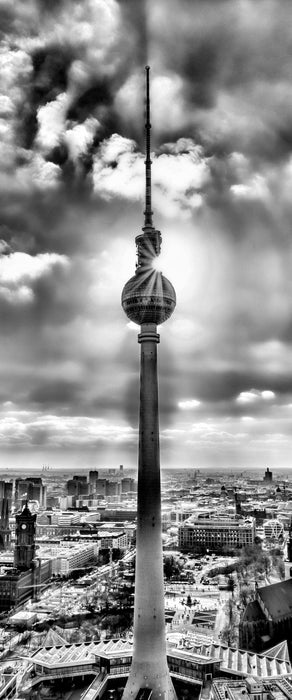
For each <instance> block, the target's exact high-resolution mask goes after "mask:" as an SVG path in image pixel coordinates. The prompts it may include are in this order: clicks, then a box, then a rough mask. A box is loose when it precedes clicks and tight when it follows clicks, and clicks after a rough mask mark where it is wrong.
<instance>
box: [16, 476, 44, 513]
mask: <svg viewBox="0 0 292 700" xmlns="http://www.w3.org/2000/svg"><path fill="white" fill-rule="evenodd" d="M15 500H16V504H17V505H19V506H20V505H21V504H22V503H24V502H25V501H38V503H39V505H40V506H41V508H46V505H47V487H46V486H45V485H44V484H43V482H42V479H41V477H39V476H28V477H25V478H24V479H15Z"/></svg>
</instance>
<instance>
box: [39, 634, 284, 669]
mask: <svg viewBox="0 0 292 700" xmlns="http://www.w3.org/2000/svg"><path fill="white" fill-rule="evenodd" d="M197 639H198V641H197V643H196V644H194V643H192V644H191V643H190V640H189V639H187V638H186V640H185V644H184V645H180V646H177V647H175V646H172V647H171V648H168V650H167V654H168V656H175V657H178V658H184V659H186V660H187V661H190V662H193V663H196V664H198V663H200V664H205V663H212V662H213V663H215V662H216V661H217V662H220V670H221V671H222V672H225V673H231V674H232V675H236V674H238V675H239V676H250V675H253V676H257V677H259V678H272V677H273V678H277V677H279V676H286V675H287V674H289V673H292V668H291V664H290V659H289V654H288V648H287V643H286V642H283V643H281V644H279V645H277V646H276V647H273V648H272V649H271V650H268V651H267V652H265V653H262V654H254V653H253V652H248V651H244V650H241V649H232V648H231V647H226V646H224V645H221V644H219V643H210V644H204V643H199V637H198V638H197ZM132 652H133V644H132V642H131V641H130V640H125V639H118V640H114V639H111V640H109V641H103V642H90V643H82V644H70V645H69V644H63V645H60V646H59V645H58V646H53V647H51V648H46V649H45V648H42V649H39V650H38V651H36V652H35V654H33V655H32V657H31V660H32V662H33V663H34V664H41V665H42V666H45V667H47V668H49V669H50V668H55V667H58V668H60V667H66V666H70V665H71V664H72V663H74V665H75V666H76V665H77V664H80V665H82V664H87V663H88V664H93V663H94V662H95V658H96V657H99V656H102V657H104V656H106V657H107V658H114V657H116V656H117V657H118V656H120V655H122V656H124V657H125V656H129V657H131V656H132Z"/></svg>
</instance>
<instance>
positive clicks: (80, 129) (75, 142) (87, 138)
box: [65, 117, 100, 161]
mask: <svg viewBox="0 0 292 700" xmlns="http://www.w3.org/2000/svg"><path fill="white" fill-rule="evenodd" d="M99 126H100V124H99V121H98V120H97V119H94V118H93V117H89V118H88V119H86V120H85V122H84V123H83V124H76V125H75V126H73V127H72V128H71V129H67V131H66V134H65V142H66V144H67V146H68V149H69V153H70V156H71V158H72V160H74V161H76V160H78V158H79V157H80V156H81V155H82V154H83V153H86V152H87V150H88V148H89V146H90V145H91V144H92V142H93V139H94V136H95V134H96V131H97V129H98V127H99Z"/></svg>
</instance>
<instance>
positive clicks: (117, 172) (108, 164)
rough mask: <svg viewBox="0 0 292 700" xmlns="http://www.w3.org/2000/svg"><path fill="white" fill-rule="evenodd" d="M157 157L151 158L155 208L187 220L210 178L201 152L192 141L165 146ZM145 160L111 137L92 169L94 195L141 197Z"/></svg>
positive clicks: (131, 144)
mask: <svg viewBox="0 0 292 700" xmlns="http://www.w3.org/2000/svg"><path fill="white" fill-rule="evenodd" d="M162 150H163V151H166V152H163V153H161V154H160V155H158V156H155V155H153V154H152V160H153V165H152V184H153V204H154V208H155V209H156V210H158V211H160V213H162V214H163V215H164V216H167V217H170V218H171V217H172V216H175V215H179V216H189V215H190V213H191V212H192V211H193V210H195V209H197V208H198V207H199V206H201V204H202V195H201V193H200V189H201V188H202V187H203V186H204V185H205V184H206V182H207V181H208V178H209V168H208V162H207V160H206V159H205V158H204V155H203V151H202V148H201V147H199V146H196V145H195V144H194V142H193V141H192V139H179V140H178V141H177V142H176V143H167V144H165V145H164V146H163V147H162ZM144 159H145V156H144V155H143V154H142V153H139V152H137V151H136V144H135V142H134V141H132V140H130V139H127V138H124V137H122V136H120V135H119V134H113V135H112V136H111V137H110V138H109V139H108V140H105V141H103V143H102V144H101V146H100V148H99V150H98V152H97V154H96V157H95V160H94V166H93V186H94V191H95V192H96V193H97V194H99V195H100V196H102V197H104V198H105V199H108V200H110V199H112V198H113V197H116V196H118V197H122V198H125V199H129V200H139V199H143V197H144V189H145V166H144Z"/></svg>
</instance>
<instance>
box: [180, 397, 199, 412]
mask: <svg viewBox="0 0 292 700" xmlns="http://www.w3.org/2000/svg"><path fill="white" fill-rule="evenodd" d="M200 405H201V401H198V400H197V399H186V400H185V401H179V402H178V407H179V408H181V409H182V410H183V411H191V410H192V408H198V406H200Z"/></svg>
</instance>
